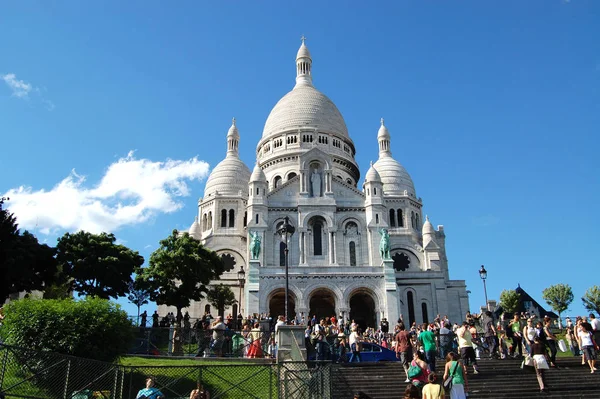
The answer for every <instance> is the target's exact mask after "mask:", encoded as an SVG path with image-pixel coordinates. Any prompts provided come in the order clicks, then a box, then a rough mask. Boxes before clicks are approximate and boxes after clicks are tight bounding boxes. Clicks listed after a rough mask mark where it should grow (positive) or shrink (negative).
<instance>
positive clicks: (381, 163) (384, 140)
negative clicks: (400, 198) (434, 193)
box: [373, 118, 417, 197]
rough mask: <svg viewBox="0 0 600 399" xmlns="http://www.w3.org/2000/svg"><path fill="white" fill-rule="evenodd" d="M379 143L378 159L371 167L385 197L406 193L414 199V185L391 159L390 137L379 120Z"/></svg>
mask: <svg viewBox="0 0 600 399" xmlns="http://www.w3.org/2000/svg"><path fill="white" fill-rule="evenodd" d="M377 141H378V142H379V159H378V160H377V162H375V164H374V165H373V166H374V167H375V169H377V172H379V176H381V181H382V183H383V191H384V192H385V193H386V195H404V192H405V191H406V192H407V194H408V195H409V196H412V197H416V196H417V195H416V192H415V185H414V183H413V181H412V179H411V177H410V175H409V174H408V172H407V171H406V169H404V166H402V165H401V164H400V162H398V161H396V160H395V159H394V158H392V151H391V149H390V148H391V135H390V132H389V131H388V129H387V127H386V126H385V124H384V121H383V118H382V119H381V126H380V128H379V132H378V133H377Z"/></svg>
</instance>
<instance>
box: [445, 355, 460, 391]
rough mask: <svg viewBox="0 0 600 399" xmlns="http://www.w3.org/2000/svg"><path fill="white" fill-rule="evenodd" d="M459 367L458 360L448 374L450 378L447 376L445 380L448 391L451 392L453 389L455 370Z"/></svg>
mask: <svg viewBox="0 0 600 399" xmlns="http://www.w3.org/2000/svg"><path fill="white" fill-rule="evenodd" d="M457 367H458V362H456V364H455V365H454V369H452V371H450V375H449V376H448V378H446V379H445V380H444V389H445V390H446V391H447V392H450V391H451V390H452V380H453V379H454V372H455V371H456V368H457Z"/></svg>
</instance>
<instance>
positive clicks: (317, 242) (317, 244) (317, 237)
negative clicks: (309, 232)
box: [313, 222, 323, 256]
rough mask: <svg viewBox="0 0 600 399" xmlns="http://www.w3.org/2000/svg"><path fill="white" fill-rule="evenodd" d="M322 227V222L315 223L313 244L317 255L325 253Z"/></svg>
mask: <svg viewBox="0 0 600 399" xmlns="http://www.w3.org/2000/svg"><path fill="white" fill-rule="evenodd" d="M322 229H323V226H322V225H321V222H315V224H313V246H314V255H315V256H319V255H323V243H322V241H321V240H322V237H321V235H322Z"/></svg>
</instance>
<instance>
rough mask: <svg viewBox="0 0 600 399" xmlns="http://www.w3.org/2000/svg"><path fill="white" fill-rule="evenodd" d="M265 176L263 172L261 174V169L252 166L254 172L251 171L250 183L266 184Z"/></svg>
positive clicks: (257, 166)
mask: <svg viewBox="0 0 600 399" xmlns="http://www.w3.org/2000/svg"><path fill="white" fill-rule="evenodd" d="M266 181H267V176H265V172H263V170H262V168H261V167H260V166H259V165H258V162H257V163H256V165H254V170H253V171H252V175H251V176H250V182H261V183H262V182H266Z"/></svg>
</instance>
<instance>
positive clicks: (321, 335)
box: [312, 318, 327, 360]
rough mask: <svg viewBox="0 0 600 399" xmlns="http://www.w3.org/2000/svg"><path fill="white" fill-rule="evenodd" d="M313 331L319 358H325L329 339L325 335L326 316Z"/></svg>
mask: <svg viewBox="0 0 600 399" xmlns="http://www.w3.org/2000/svg"><path fill="white" fill-rule="evenodd" d="M312 333H313V339H314V341H315V350H316V351H317V360H325V352H326V350H327V348H326V345H327V340H326V339H325V337H326V334H327V330H326V324H325V319H324V318H322V319H321V321H320V322H319V324H315V326H314V327H313V331H312Z"/></svg>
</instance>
